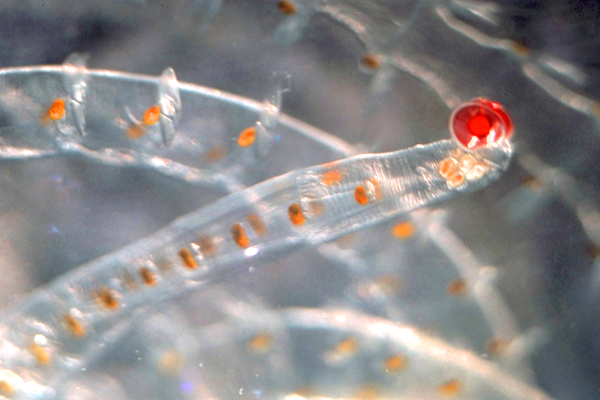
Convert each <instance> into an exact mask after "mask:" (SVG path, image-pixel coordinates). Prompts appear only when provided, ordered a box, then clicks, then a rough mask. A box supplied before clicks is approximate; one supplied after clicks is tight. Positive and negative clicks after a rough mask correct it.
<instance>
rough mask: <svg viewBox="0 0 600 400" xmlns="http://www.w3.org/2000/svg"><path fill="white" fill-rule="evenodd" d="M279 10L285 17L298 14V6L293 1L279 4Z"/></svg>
mask: <svg viewBox="0 0 600 400" xmlns="http://www.w3.org/2000/svg"><path fill="white" fill-rule="evenodd" d="M277 9H278V10H279V12H280V13H282V14H283V15H292V14H295V13H296V6H295V5H294V3H292V2H291V1H287V0H282V1H278V2H277Z"/></svg>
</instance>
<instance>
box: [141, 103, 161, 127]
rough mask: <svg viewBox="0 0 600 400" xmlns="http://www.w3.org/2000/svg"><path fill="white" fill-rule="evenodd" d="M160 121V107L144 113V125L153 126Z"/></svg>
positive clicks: (153, 107)
mask: <svg viewBox="0 0 600 400" xmlns="http://www.w3.org/2000/svg"><path fill="white" fill-rule="evenodd" d="M159 119H160V107H159V106H152V107H150V108H148V109H147V110H146V112H145V113H144V124H146V125H154V124H155V123H157V122H158V120H159Z"/></svg>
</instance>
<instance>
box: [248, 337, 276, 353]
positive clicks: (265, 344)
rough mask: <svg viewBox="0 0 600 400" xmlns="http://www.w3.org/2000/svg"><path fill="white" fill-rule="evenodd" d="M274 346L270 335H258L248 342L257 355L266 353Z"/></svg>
mask: <svg viewBox="0 0 600 400" xmlns="http://www.w3.org/2000/svg"><path fill="white" fill-rule="evenodd" d="M272 346H273V337H272V336H271V335H269V334H268V333H265V332H263V333H258V334H256V335H254V336H253V337H252V339H250V341H249V342H248V348H249V349H250V350H252V351H253V352H255V353H265V352H267V351H269V350H270V349H271V347H272Z"/></svg>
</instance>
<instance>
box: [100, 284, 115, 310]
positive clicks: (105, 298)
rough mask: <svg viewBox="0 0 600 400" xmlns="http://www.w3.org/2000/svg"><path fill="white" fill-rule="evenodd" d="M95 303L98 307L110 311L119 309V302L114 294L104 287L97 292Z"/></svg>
mask: <svg viewBox="0 0 600 400" xmlns="http://www.w3.org/2000/svg"><path fill="white" fill-rule="evenodd" d="M96 302H97V303H98V305H99V306H100V307H102V308H105V309H107V310H111V311H112V310H116V309H117V308H118V307H119V300H117V295H116V293H115V292H114V291H113V290H110V289H108V288H106V287H104V288H102V289H100V290H99V291H98V292H97V294H96Z"/></svg>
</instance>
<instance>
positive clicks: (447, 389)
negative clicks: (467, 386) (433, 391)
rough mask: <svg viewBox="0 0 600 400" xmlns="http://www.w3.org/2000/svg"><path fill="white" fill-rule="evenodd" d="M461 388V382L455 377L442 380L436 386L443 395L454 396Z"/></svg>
mask: <svg viewBox="0 0 600 400" xmlns="http://www.w3.org/2000/svg"><path fill="white" fill-rule="evenodd" d="M461 390H462V384H461V383H460V381H458V380H457V379H451V380H449V381H447V382H444V383H442V384H441V385H440V387H439V388H438V393H439V394H440V395H442V396H444V397H456V396H458V395H459V394H460V392H461Z"/></svg>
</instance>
